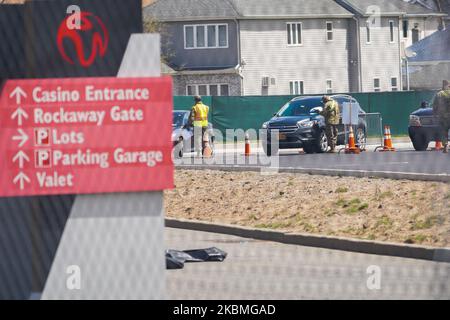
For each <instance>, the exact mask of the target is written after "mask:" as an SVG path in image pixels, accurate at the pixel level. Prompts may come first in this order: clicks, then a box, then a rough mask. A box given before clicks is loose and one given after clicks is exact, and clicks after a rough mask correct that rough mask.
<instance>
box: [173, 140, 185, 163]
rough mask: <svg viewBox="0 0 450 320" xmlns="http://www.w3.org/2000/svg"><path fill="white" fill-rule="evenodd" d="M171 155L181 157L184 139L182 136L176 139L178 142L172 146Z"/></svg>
mask: <svg viewBox="0 0 450 320" xmlns="http://www.w3.org/2000/svg"><path fill="white" fill-rule="evenodd" d="M173 155H174V157H175V158H176V159H181V158H183V155H184V141H183V139H182V138H180V140H179V141H178V143H177V144H176V145H175V147H174V148H173Z"/></svg>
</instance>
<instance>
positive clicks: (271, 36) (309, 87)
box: [240, 19, 350, 95]
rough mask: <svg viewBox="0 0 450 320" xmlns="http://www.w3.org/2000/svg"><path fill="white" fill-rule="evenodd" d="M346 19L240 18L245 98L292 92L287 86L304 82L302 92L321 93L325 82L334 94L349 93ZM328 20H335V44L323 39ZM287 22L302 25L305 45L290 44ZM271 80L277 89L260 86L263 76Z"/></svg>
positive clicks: (272, 86)
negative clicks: (331, 84) (329, 83)
mask: <svg viewBox="0 0 450 320" xmlns="http://www.w3.org/2000/svg"><path fill="white" fill-rule="evenodd" d="M349 20H350V19H292V20H242V21H240V28H241V52H242V60H244V61H245V66H244V67H243V71H242V75H243V78H244V85H243V87H244V90H243V94H244V95H283V94H289V93H290V87H289V82H290V81H292V80H303V81H304V91H305V94H312V93H323V92H324V91H325V89H326V80H327V79H330V80H332V82H333V91H334V92H346V91H349V74H348V67H349V62H348V53H349V52H348V50H349V43H348V37H347V30H348V24H349ZM326 21H332V22H333V28H334V40H333V41H327V34H326ZM287 22H301V23H302V28H303V34H302V39H303V43H302V45H300V46H289V45H288V43H287V31H286V23H287ZM264 76H269V77H271V78H275V82H276V84H275V85H270V86H269V88H268V89H264V88H263V87H262V78H263V77H264Z"/></svg>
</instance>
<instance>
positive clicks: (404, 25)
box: [402, 20, 409, 38]
mask: <svg viewBox="0 0 450 320" xmlns="http://www.w3.org/2000/svg"><path fill="white" fill-rule="evenodd" d="M402 29H403V38H408V29H409V23H408V20H403V22H402Z"/></svg>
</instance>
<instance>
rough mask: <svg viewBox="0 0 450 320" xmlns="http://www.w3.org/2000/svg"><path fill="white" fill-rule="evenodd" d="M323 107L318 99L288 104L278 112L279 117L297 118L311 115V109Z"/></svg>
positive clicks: (295, 101) (294, 101)
mask: <svg viewBox="0 0 450 320" xmlns="http://www.w3.org/2000/svg"><path fill="white" fill-rule="evenodd" d="M316 107H322V103H321V102H320V100H318V99H301V100H293V101H290V102H288V103H287V104H285V105H284V107H283V108H281V110H280V111H278V113H277V115H278V116H279V117H296V116H305V115H309V114H310V111H311V109H313V108H316Z"/></svg>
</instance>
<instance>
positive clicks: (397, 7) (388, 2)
mask: <svg viewBox="0 0 450 320" xmlns="http://www.w3.org/2000/svg"><path fill="white" fill-rule="evenodd" d="M337 2H339V3H341V4H343V5H344V6H345V5H348V6H350V7H351V8H353V9H354V10H355V11H356V12H358V13H360V14H363V15H365V14H366V13H367V12H368V10H367V9H368V8H369V7H370V6H378V7H379V8H380V12H381V14H383V15H397V14H401V15H403V14H405V15H423V16H429V15H441V14H440V13H439V12H438V11H437V10H432V9H428V8H426V7H424V6H422V5H420V4H418V3H409V2H407V1H404V0H337Z"/></svg>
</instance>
